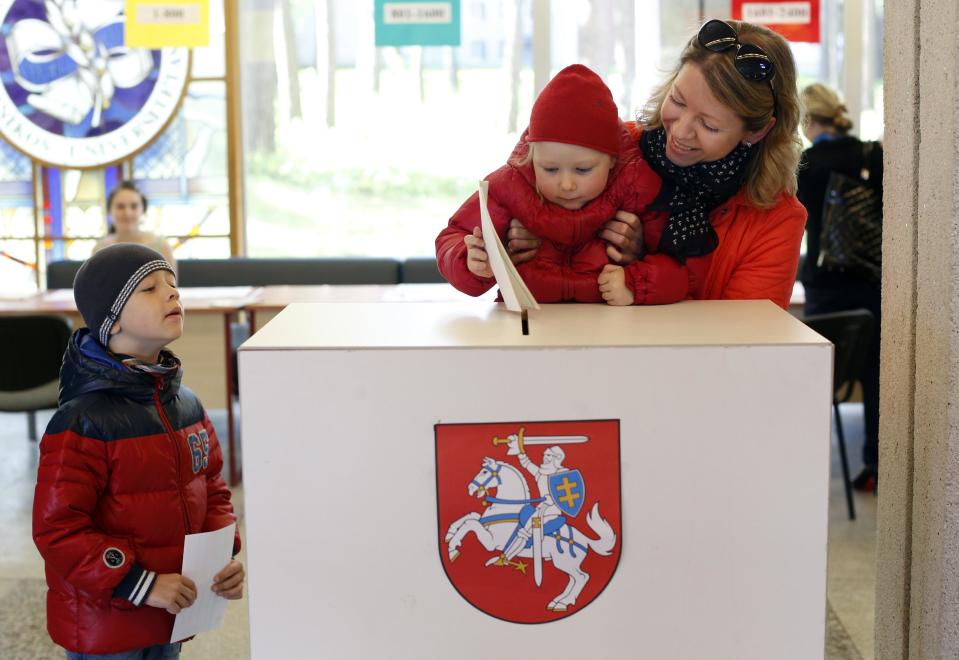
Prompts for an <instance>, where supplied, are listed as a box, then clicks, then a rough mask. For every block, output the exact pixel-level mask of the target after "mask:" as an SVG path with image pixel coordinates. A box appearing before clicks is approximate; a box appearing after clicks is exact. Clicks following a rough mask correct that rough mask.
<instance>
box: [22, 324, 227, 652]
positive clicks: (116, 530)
mask: <svg viewBox="0 0 959 660" xmlns="http://www.w3.org/2000/svg"><path fill="white" fill-rule="evenodd" d="M181 375H182V370H181V369H180V368H176V369H174V370H172V371H170V373H168V374H165V375H162V376H161V375H154V374H148V373H143V372H139V371H133V370H130V369H129V368H127V367H125V366H124V365H122V364H121V363H120V362H118V361H117V360H116V359H115V358H114V357H112V356H111V355H110V354H109V353H108V352H107V351H106V350H104V348H103V347H102V346H101V345H100V344H99V343H97V342H96V341H95V340H94V338H93V337H92V336H91V335H90V332H89V331H88V330H87V329H86V328H84V329H80V330H78V331H77V332H76V333H74V335H73V337H72V338H71V340H70V343H69V345H68V347H67V351H66V354H65V355H64V358H63V367H62V368H61V371H60V407H59V409H58V410H57V412H56V414H55V415H54V416H53V418H52V419H51V420H50V424H49V425H48V426H47V430H46V433H45V434H44V436H43V440H42V441H41V444H40V464H39V468H38V472H37V487H36V495H35V498H34V503H33V539H34V542H35V543H36V545H37V548H38V549H39V550H40V554H41V555H42V556H43V559H44V562H45V564H46V576H47V586H48V591H47V629H48V630H49V632H50V636H51V637H52V638H53V641H54V642H56V643H57V644H59V645H61V646H63V647H64V648H66V649H67V650H69V651H73V652H77V653H92V654H106V653H119V652H121V651H127V650H131V649H137V648H143V647H148V646H152V645H155V644H165V643H168V642H169V641H170V634H171V632H172V629H173V619H174V617H173V615H172V614H169V613H167V612H166V610H164V609H160V608H155V607H150V606H147V605H146V604H145V602H146V598H147V595H148V593H149V589H150V587H152V585H153V581H154V580H155V579H156V576H157V575H160V574H163V573H179V572H180V571H181V566H182V560H183V539H184V536H185V535H186V534H192V533H196V532H205V531H213V530H216V529H221V528H222V527H225V526H227V525H229V524H230V523H232V522H233V521H234V520H235V519H236V517H235V516H234V514H233V506H232V504H231V503H230V491H229V489H228V488H227V486H226V483H225V482H224V481H223V479H222V477H221V476H220V470H221V468H222V466H223V460H222V456H221V452H220V446H219V444H218V442H217V439H216V434H215V433H214V430H213V425H212V424H211V423H210V420H209V418H208V417H207V415H206V412H205V411H204V410H203V406H202V405H201V404H200V401H199V400H198V399H197V397H196V395H194V394H193V392H191V391H190V390H189V389H187V388H186V387H183V386H181V385H180V379H181ZM238 550H239V537H237V538H236V540H235V541H234V552H236V551H238Z"/></svg>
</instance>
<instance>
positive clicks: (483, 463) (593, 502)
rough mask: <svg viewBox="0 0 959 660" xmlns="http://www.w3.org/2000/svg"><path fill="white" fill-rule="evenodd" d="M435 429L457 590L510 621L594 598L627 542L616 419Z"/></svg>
mask: <svg viewBox="0 0 959 660" xmlns="http://www.w3.org/2000/svg"><path fill="white" fill-rule="evenodd" d="M435 430H436V502H437V513H438V516H437V520H438V523H439V530H438V537H439V538H438V541H439V552H440V559H441V561H442V562H443V569H444V570H445V571H446V575H447V577H448V578H449V580H450V582H452V583H453V586H454V587H455V588H456V590H457V591H458V592H459V594H460V595H461V596H462V597H463V598H465V599H466V600H467V601H469V602H470V604H472V605H473V606H475V607H476V608H477V609H479V610H482V611H483V612H485V613H486V614H489V615H490V616H494V617H496V618H498V619H503V620H504V621H512V622H514V623H548V622H550V621H556V620H559V619H562V618H564V617H567V616H569V615H570V614H573V613H575V612H577V611H579V610H581V609H583V608H584V607H586V606H587V605H589V604H590V603H591V602H593V600H595V599H596V598H597V597H598V596H599V595H600V594H601V593H602V592H603V590H604V589H605V588H606V585H608V584H609V582H610V580H611V579H612V578H613V574H614V573H615V572H616V567H617V565H618V564H619V557H620V553H621V552H622V546H623V533H622V522H621V513H620V512H621V498H620V467H619V466H620V463H619V420H589V421H565V422H522V421H521V422H496V423H490V424H437V425H436V427H435Z"/></svg>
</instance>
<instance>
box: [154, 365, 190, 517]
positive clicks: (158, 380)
mask: <svg viewBox="0 0 959 660" xmlns="http://www.w3.org/2000/svg"><path fill="white" fill-rule="evenodd" d="M154 384H155V387H154V388H153V402H154V403H155V404H156V407H157V412H159V413H160V421H161V422H163V427H164V428H165V429H166V432H167V437H168V438H170V444H171V446H172V447H173V459H174V460H175V461H176V492H177V495H178V496H179V498H180V508H181V509H182V510H183V524H184V525H185V526H186V533H187V534H189V533H190V530H191V529H192V527H190V513H189V512H188V511H187V507H186V501H185V500H184V499H183V489H182V488H180V447H179V446H178V444H177V441H176V433H175V432H174V431H173V426H172V425H171V424H170V420H169V419H167V416H166V411H165V410H163V404H162V403H161V402H160V391H161V390H162V389H163V378H162V377H161V376H156V377H155V378H154Z"/></svg>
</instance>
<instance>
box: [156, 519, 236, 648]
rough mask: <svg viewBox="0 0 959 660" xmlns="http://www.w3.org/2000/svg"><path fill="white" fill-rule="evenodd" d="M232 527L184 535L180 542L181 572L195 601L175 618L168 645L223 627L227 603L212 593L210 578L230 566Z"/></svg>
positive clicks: (234, 525)
mask: <svg viewBox="0 0 959 660" xmlns="http://www.w3.org/2000/svg"><path fill="white" fill-rule="evenodd" d="M235 530H236V523H233V524H231V525H229V526H227V527H224V528H223V529H218V530H216V531H215V532H203V533H200V534H187V535H186V538H185V539H184V541H183V570H182V571H181V572H180V573H181V575H185V576H187V577H188V578H190V579H191V580H193V583H194V584H195V585H196V600H195V601H193V604H192V605H190V607H188V608H186V609H185V610H181V611H180V613H179V614H177V615H176V621H175V622H174V623H173V634H172V635H171V636H170V643H171V644H172V643H173V642H179V641H180V640H183V639H186V638H187V637H191V636H193V635H196V634H197V633H201V632H203V631H205V630H213V629H214V628H219V627H220V625H221V624H222V623H223V615H224V614H225V613H226V606H227V603H229V602H230V601H228V600H227V599H226V598H223V597H222V596H218V595H217V594H215V593H213V591H212V590H211V587H212V586H213V577H214V576H215V575H216V574H217V573H219V572H220V571H222V570H223V569H224V568H225V567H226V565H227V564H228V563H230V555H231V553H232V552H233V534H234V531H235Z"/></svg>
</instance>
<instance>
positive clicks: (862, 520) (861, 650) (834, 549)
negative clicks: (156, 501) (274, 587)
mask: <svg viewBox="0 0 959 660" xmlns="http://www.w3.org/2000/svg"><path fill="white" fill-rule="evenodd" d="M211 416H212V417H213V419H214V423H215V424H216V425H217V430H218V432H219V433H220V435H221V437H222V436H223V428H224V426H225V413H224V412H223V411H220V414H219V415H217V414H216V413H215V412H214V413H213V414H211ZM843 418H844V420H845V427H846V434H847V437H849V438H860V437H861V434H862V430H861V429H862V427H861V408H860V407H859V406H856V405H854V404H850V405H848V406H844V409H843ZM47 419H49V414H42V413H41V414H40V415H39V419H38V424H39V426H40V428H41V429H42V428H43V426H45V425H46V422H47ZM860 447H861V441H858V442H851V443H850V447H849V454H850V458H851V459H852V460H853V465H852V471H853V474H855V473H856V472H858V470H859V467H860V463H859V461H858V456H859V455H860ZM833 454H834V461H833V462H834V465H833V475H834V477H833V479H832V482H831V489H832V490H831V498H830V513H829V537H830V538H829V584H828V597H829V605H830V607H829V612H828V614H829V616H828V618H827V648H826V658H827V660H872V658H873V657H874V653H873V609H874V585H875V577H876V576H875V563H874V553H875V534H876V498H875V497H873V496H871V495H857V499H856V506H857V513H858V514H859V518H858V519H857V520H856V521H855V522H850V521H849V520H848V519H847V517H846V505H845V500H844V497H843V489H842V481H841V479H840V478H839V477H838V476H837V475H839V474H840V471H839V466H838V459H836V458H835V456H836V455H837V452H835V451H834V452H833ZM36 462H37V445H36V444H34V443H30V442H29V441H28V440H27V439H26V419H25V416H24V415H12V414H4V413H0V657H2V658H4V660H7V659H9V660H34V659H37V660H41V659H46V658H62V657H63V652H62V650H60V649H59V648H58V647H57V646H55V645H54V644H53V643H52V642H51V641H50V639H49V637H48V636H47V633H46V629H45V626H46V621H45V618H46V617H45V613H44V607H45V606H44V602H43V599H44V591H45V583H44V579H43V564H42V562H41V560H40V556H39V555H38V553H37V550H36V548H35V547H34V545H33V541H32V539H31V536H30V526H31V520H30V517H31V508H32V503H33V485H34V481H35V478H36ZM234 503H235V506H236V508H237V512H238V513H239V515H240V523H241V533H242V532H243V515H242V514H243V491H242V488H237V489H234ZM239 559H240V560H241V561H242V560H243V553H241V554H240V556H239ZM783 570H788V567H784V569H783ZM182 657H183V658H203V659H220V658H229V659H231V660H234V659H235V660H242V659H243V658H249V619H248V610H247V602H246V599H244V600H241V601H238V602H235V603H231V604H230V607H229V609H228V611H227V616H226V621H225V623H224V625H223V627H222V628H220V629H218V630H216V631H214V632H211V633H206V634H203V635H200V636H198V637H197V638H196V639H195V640H194V641H191V642H190V643H188V644H186V645H184V649H183V653H182Z"/></svg>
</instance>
